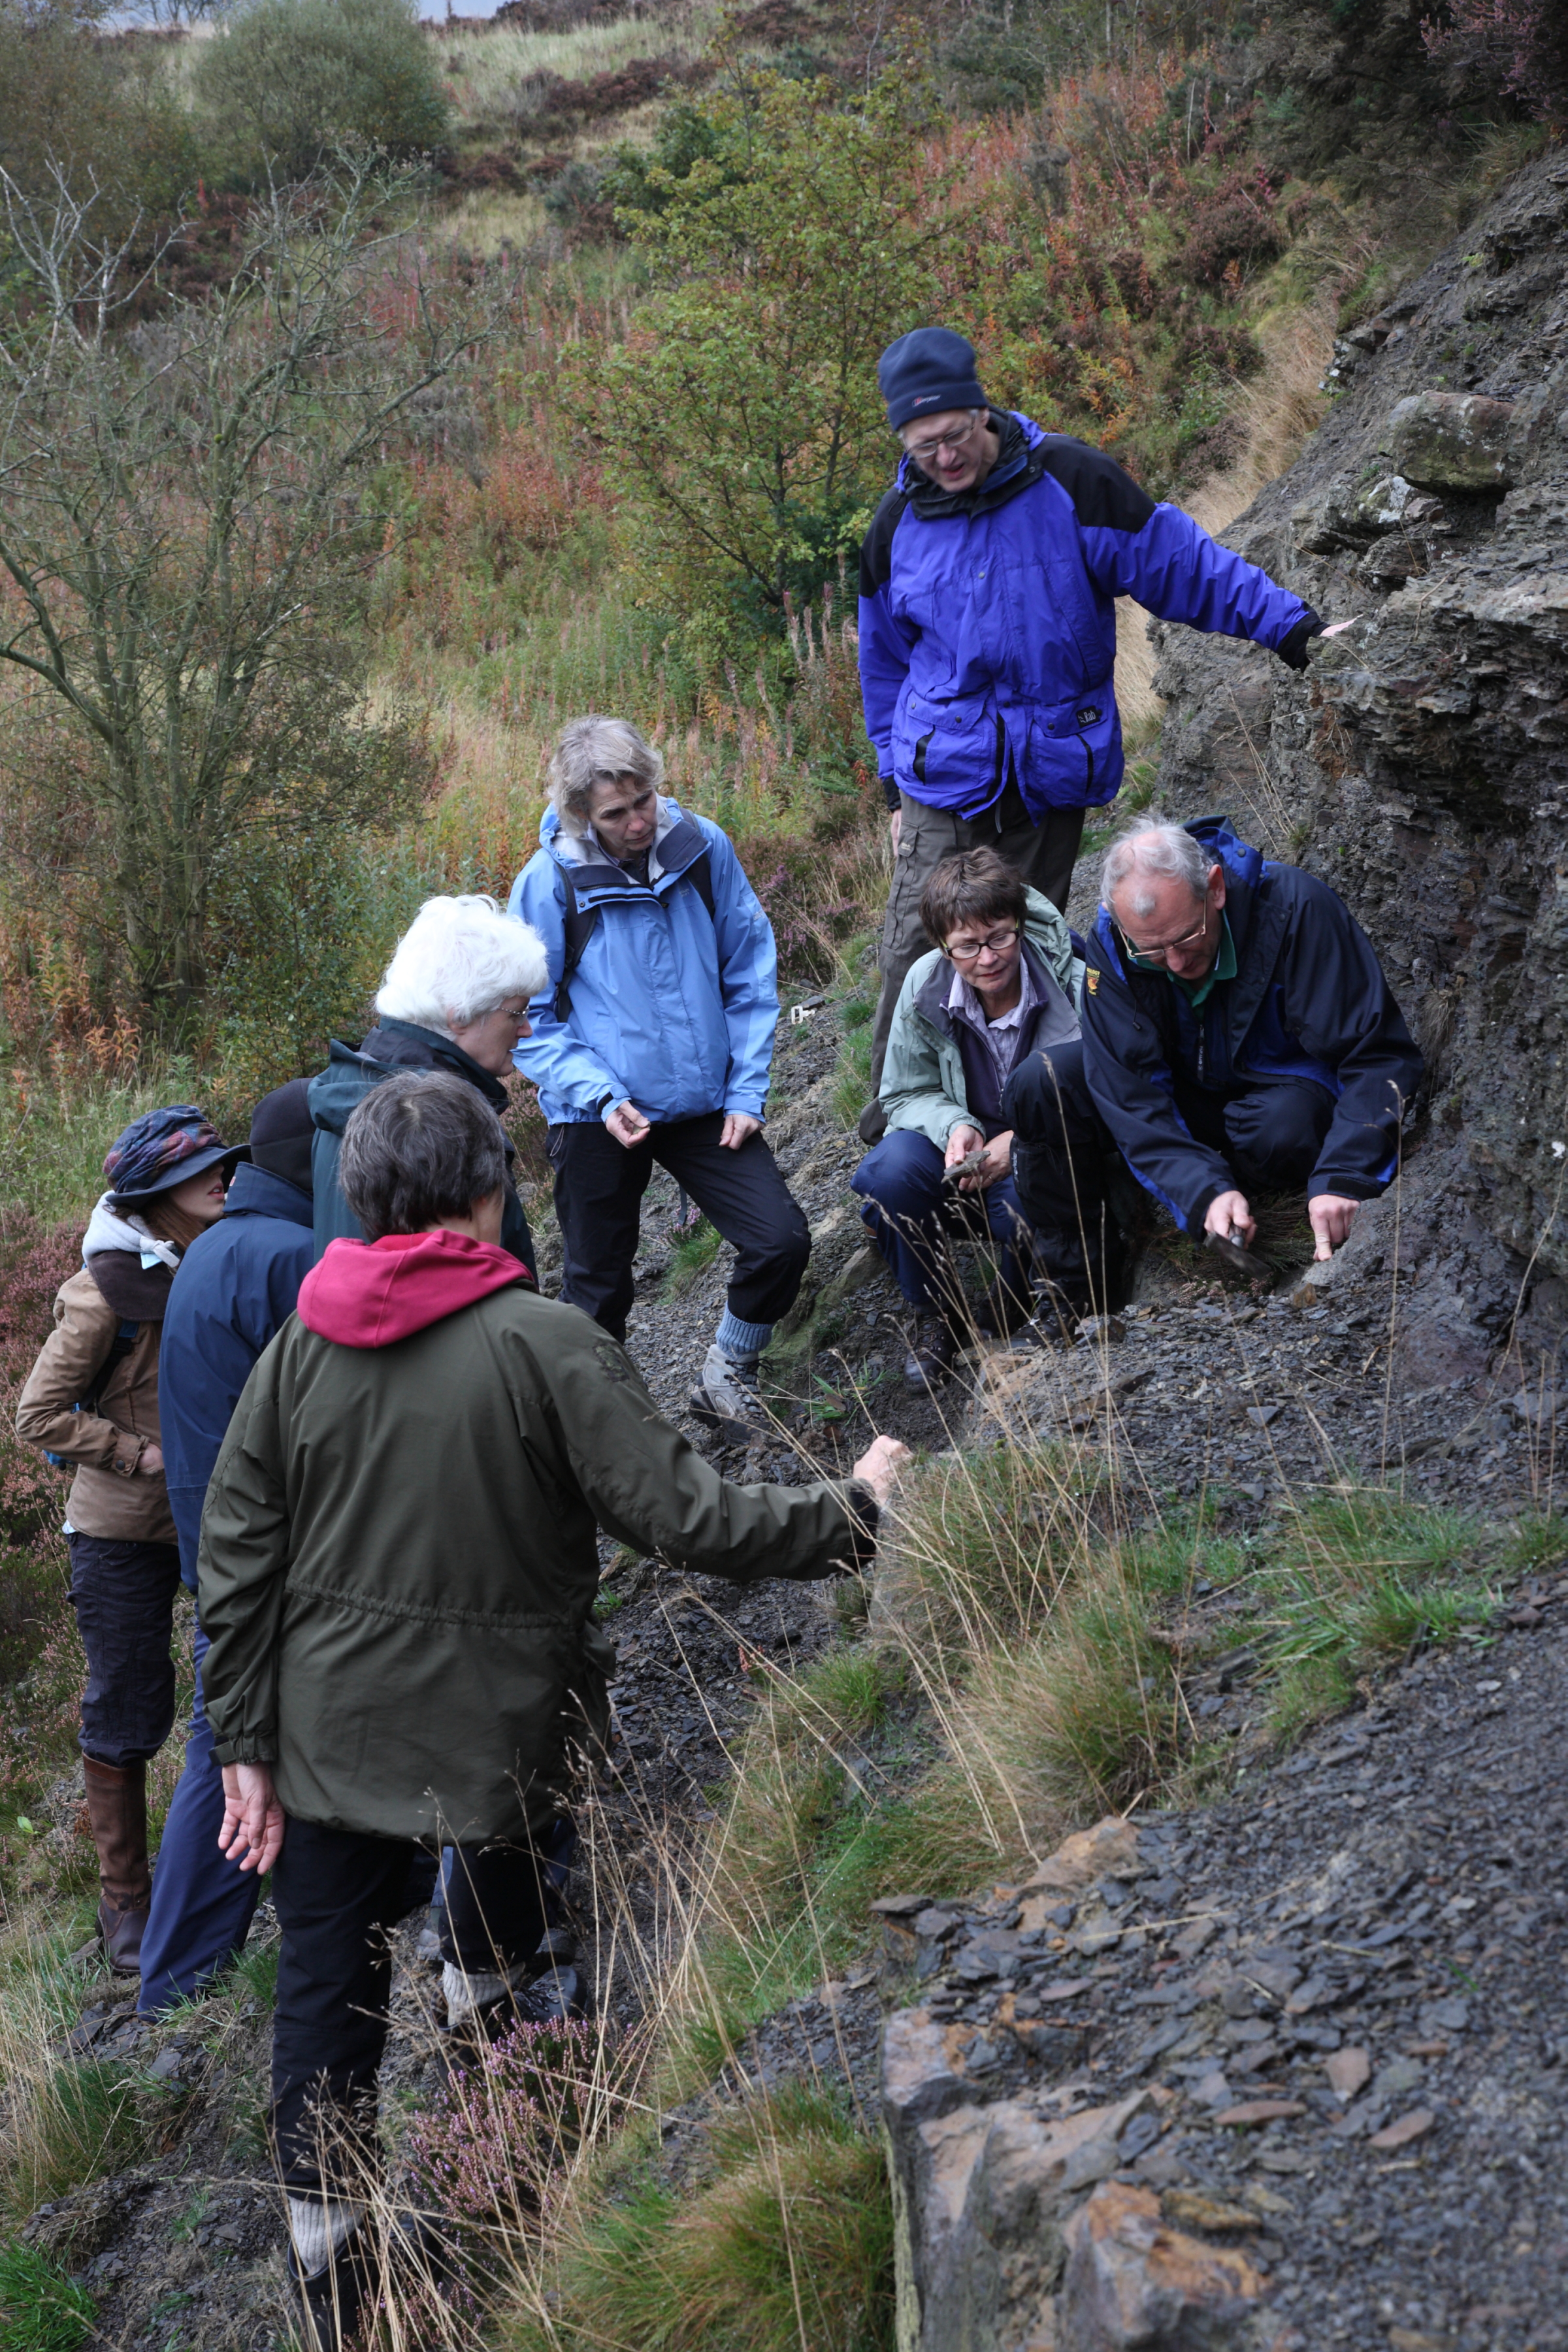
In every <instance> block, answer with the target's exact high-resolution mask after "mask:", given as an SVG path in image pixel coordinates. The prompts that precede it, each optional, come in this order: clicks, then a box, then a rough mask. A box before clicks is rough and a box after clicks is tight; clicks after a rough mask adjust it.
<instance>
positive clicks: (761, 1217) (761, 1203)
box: [550, 1111, 811, 1339]
mask: <svg viewBox="0 0 1568 2352" xmlns="http://www.w3.org/2000/svg"><path fill="white" fill-rule="evenodd" d="M723 1127H724V1120H723V1115H722V1114H721V1112H719V1111H711V1112H710V1113H708V1114H707V1116H705V1117H704V1118H680V1119H671V1120H669V1121H668V1123H667V1124H666V1125H664V1126H662V1127H656V1128H654V1129H651V1131H650V1132H649V1134H648V1135H647V1137H646V1138H645V1139H644V1140H643V1141H642V1142H641V1143H637V1144H634V1145H633V1147H632V1149H631V1150H629V1151H628V1150H626V1147H625V1145H624V1144H619V1143H617V1142H616V1139H615V1137H614V1136H613V1135H612V1134H611V1133H610V1132H609V1130H608V1129H607V1128H606V1127H605V1125H604V1122H603V1121H602V1120H601V1119H596V1118H595V1119H582V1120H575V1121H573V1122H572V1123H571V1124H569V1125H565V1126H562V1127H552V1129H551V1130H550V1159H551V1164H552V1167H553V1168H554V1170H555V1214H556V1218H557V1220H558V1222H559V1223H560V1226H561V1238H562V1242H563V1244H564V1252H565V1278H564V1280H563V1283H562V1286H561V1296H562V1297H563V1299H564V1300H565V1301H566V1303H567V1305H568V1306H571V1307H581V1308H582V1309H583V1312H584V1314H585V1315H591V1316H592V1317H593V1318H594V1320H595V1323H597V1324H600V1325H601V1326H602V1327H603V1328H604V1329H605V1330H606V1331H608V1332H609V1333H610V1335H611V1337H612V1338H613V1339H625V1338H626V1310H627V1309H628V1307H630V1306H631V1303H632V1292H633V1282H632V1260H633V1259H634V1258H635V1257H636V1255H637V1234H638V1228H639V1221H640V1218H641V1213H642V1196H643V1194H644V1193H645V1192H647V1188H648V1181H649V1179H650V1178H651V1177H652V1175H653V1171H654V1165H655V1162H656V1161H657V1163H658V1166H659V1167H660V1168H664V1169H668V1171H669V1173H670V1175H672V1176H673V1177H674V1179H675V1181H676V1182H677V1183H678V1184H679V1186H680V1187H681V1189H682V1190H683V1191H684V1192H689V1193H690V1195H691V1197H692V1199H693V1200H694V1201H695V1202H696V1203H697V1205H698V1207H699V1208H700V1210H701V1212H702V1213H703V1215H704V1216H705V1217H706V1218H708V1220H709V1222H710V1223H712V1224H715V1225H717V1226H718V1228H719V1231H720V1232H721V1234H723V1236H724V1239H725V1240H726V1241H727V1242H732V1243H733V1244H734V1246H735V1270H734V1273H733V1274H732V1275H731V1278H730V1293H729V1306H730V1312H731V1314H732V1315H733V1316H735V1317H736V1318H738V1319H739V1320H740V1321H741V1322H742V1323H776V1322H777V1321H778V1320H779V1318H780V1317H781V1316H783V1315H785V1314H787V1313H788V1311H789V1309H790V1308H791V1307H793V1306H794V1304H795V1293H796V1292H797V1291H798V1290H799V1288H800V1284H801V1276H803V1275H804V1274H805V1268H806V1261H807V1260H808V1259H809V1257H810V1255H811V1235H810V1234H809V1232H808V1231H807V1230H806V1223H805V1218H804V1217H803V1216H802V1214H801V1213H800V1210H799V1208H798V1207H797V1206H796V1204H795V1200H794V1199H793V1198H792V1196H791V1194H790V1192H789V1188H788V1187H787V1185H786V1184H785V1182H784V1178H783V1177H782V1176H781V1175H780V1174H779V1171H778V1167H777V1164H776V1162H775V1161H774V1159H773V1153H772V1152H771V1151H770V1150H768V1147H767V1145H766V1144H765V1143H764V1142H763V1139H762V1137H761V1136H760V1135H753V1136H752V1137H751V1139H749V1140H748V1141H747V1142H745V1143H743V1144H742V1146H741V1149H740V1150H739V1151H726V1150H724V1149H723V1147H722V1145H721V1143H720V1141H719V1138H720V1136H721V1133H722V1132H723Z"/></svg>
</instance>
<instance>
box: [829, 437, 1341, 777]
mask: <svg viewBox="0 0 1568 2352" xmlns="http://www.w3.org/2000/svg"><path fill="white" fill-rule="evenodd" d="M992 423H993V425H995V426H996V427H997V429H998V431H999V432H1000V434H1001V437H1002V448H1001V453H1000V456H999V457H998V459H997V462H996V464H995V465H994V467H992V470H991V472H990V474H989V475H988V476H987V477H986V478H985V480H984V483H982V485H981V486H980V488H979V489H978V490H976V491H973V492H966V493H960V494H957V495H955V494H953V493H952V492H951V491H946V490H942V488H939V486H938V485H936V484H935V483H933V482H931V481H928V480H927V478H926V477H925V476H924V475H922V474H921V471H920V469H919V468H918V467H916V466H915V465H914V464H913V462H912V460H910V458H908V457H906V458H904V459H903V461H902V462H901V464H900V467H899V473H898V479H897V482H896V484H895V486H894V488H892V489H890V490H889V492H888V495H887V496H886V498H884V499H883V500H882V503H881V505H880V506H879V508H878V509H877V512H876V515H875V517H874V519H873V520H872V524H871V528H870V530H869V531H868V533H867V536H866V540H865V542H864V544H863V545H862V547H861V550H860V690H861V696H862V699H863V701H864V704H865V710H866V732H867V733H868V736H869V737H870V739H871V741H872V743H873V744H874V746H875V747H876V752H877V765H878V770H879V773H880V775H881V777H882V781H883V787H884V790H885V792H886V793H887V798H888V804H889V807H890V808H896V807H897V806H898V805H899V799H898V795H899V793H900V791H901V792H904V793H908V794H909V796H910V799H911V800H916V801H923V802H925V803H926V804H927V805H928V806H929V807H931V808H940V809H952V810H954V811H956V812H957V813H958V814H960V815H963V816H973V815H977V814H979V813H980V812H981V811H982V810H984V809H987V808H989V807H990V806H991V804H992V803H993V802H994V800H995V799H996V798H997V796H998V794H999V793H1001V792H1002V791H1003V789H1004V787H1005V784H1006V782H1007V781H1008V777H1009V774H1011V775H1013V776H1016V780H1017V782H1018V785H1019V787H1020V789H1021V791H1022V793H1023V796H1024V800H1025V803H1026V806H1027V808H1028V811H1029V814H1030V815H1031V817H1033V818H1034V819H1035V820H1036V821H1037V822H1038V821H1039V820H1040V819H1042V818H1043V817H1044V815H1045V813H1046V811H1047V809H1052V808H1085V807H1088V808H1095V807H1098V806H1099V805H1100V803H1102V802H1104V801H1109V800H1111V799H1113V798H1114V796H1115V794H1116V792H1117V790H1118V788H1119V787H1120V785H1121V770H1122V755H1121V719H1120V718H1119V716H1118V713H1117V709H1116V695H1115V688H1114V685H1113V680H1112V670H1113V667H1114V664H1115V660H1116V607H1115V601H1114V600H1115V599H1116V598H1117V597H1118V596H1135V597H1136V598H1137V600H1138V602H1139V603H1140V604H1145V605H1147V606H1148V608H1149V610H1150V611H1151V612H1152V613H1157V614H1160V616H1161V617H1162V619H1164V620H1167V621H1186V622H1188V623H1190V624H1191V625H1192V626H1193V627H1194V628H1197V629H1206V630H1213V631H1216V632H1218V633H1219V634H1220V635H1224V636H1231V637H1252V638H1255V639H1256V640H1257V641H1258V644H1259V645H1264V646H1268V647H1269V648H1270V649H1271V650H1273V651H1275V652H1278V653H1279V654H1280V655H1281V656H1282V657H1283V658H1284V659H1285V660H1286V661H1288V662H1289V664H1290V665H1291V667H1295V668H1300V667H1304V666H1305V662H1306V645H1307V639H1308V638H1309V637H1310V636H1311V635H1316V634H1317V633H1319V632H1320V631H1321V627H1322V624H1321V621H1320V620H1319V619H1318V616H1317V614H1315V613H1314V612H1313V611H1312V609H1311V607H1310V605H1308V604H1303V603H1302V602H1301V599H1300V597H1299V596H1295V595H1292V594H1291V593H1290V592H1289V589H1285V588H1281V587H1279V586H1278V585H1277V584H1276V583H1275V582H1274V581H1272V580H1270V578H1269V577H1268V573H1267V572H1260V571H1259V570H1258V566H1257V565H1256V564H1254V563H1247V562H1245V561H1244V560H1243V558H1242V557H1241V556H1239V555H1237V554H1235V553H1233V552H1232V551H1231V550H1230V549H1229V548H1228V547H1222V546H1220V544H1219V542H1218V541H1216V540H1213V539H1211V538H1210V537H1209V534H1208V533H1207V531H1206V530H1200V528H1199V527H1198V525H1197V524H1196V523H1195V522H1194V521H1193V520H1192V518H1191V516H1190V515H1185V514H1184V513H1183V512H1182V510H1181V509H1180V508H1179V507H1173V506H1164V505H1161V506H1156V505H1155V503H1154V501H1153V499H1151V498H1150V497H1148V496H1147V494H1146V493H1145V492H1144V491H1142V490H1141V489H1140V488H1138V485H1137V483H1136V482H1134V481H1133V480H1132V478H1131V476H1130V475H1128V474H1127V473H1125V472H1124V471H1123V470H1122V468H1121V467H1120V466H1119V465H1118V464H1117V463H1116V461H1115V459H1114V458H1112V457H1106V456H1105V454H1104V452H1103V451H1101V450H1099V449H1091V448H1089V446H1088V445H1087V444H1086V443H1084V442H1082V441H1074V440H1071V439H1069V438H1068V436H1066V435H1065V434H1059V433H1048V434H1047V433H1043V432H1042V431H1041V430H1040V427H1039V426H1038V425H1036V424H1034V423H1033V422H1032V421H1031V420H1030V419H1029V418H1028V417H1026V416H1021V415H1003V414H1002V413H1001V412H1000V411H997V410H993V411H992Z"/></svg>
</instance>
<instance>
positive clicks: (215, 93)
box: [195, 0, 447, 181]
mask: <svg viewBox="0 0 1568 2352" xmlns="http://www.w3.org/2000/svg"><path fill="white" fill-rule="evenodd" d="M195 94H196V99H197V102H198V105H200V106H201V107H203V108H205V110H206V112H207V114H208V115H209V117H210V120H211V123H212V128H213V132H214V135H215V137H216V140H217V142H218V143H219V145H220V148H221V149H222V151H223V152H224V154H225V155H226V158H227V159H228V163H229V166H230V168H231V170H232V171H233V172H234V173H236V174H237V175H238V176H239V177H241V178H245V179H248V180H257V181H259V180H265V179H266V178H267V177H268V174H269V173H272V174H277V175H279V176H281V177H283V178H285V179H304V178H306V177H307V176H308V175H309V174H310V173H311V172H313V171H315V170H316V169H317V168H318V167H319V166H320V164H321V162H322V161H323V159H324V158H325V157H327V156H328V155H330V154H331V152H332V151H333V149H334V148H337V147H340V146H342V145H344V144H355V143H357V144H363V145H365V146H371V147H380V148H384V149H385V150H386V151H387V152H389V153H391V154H394V155H410V154H416V153H421V152H425V151H426V150H427V149H429V148H432V147H437V146H439V145H440V144H441V142H442V141H443V140H444V139H445V138H446V136H447V101H446V100H445V98H444V97H443V96H442V94H441V86H440V82H439V80H438V79H437V73H436V67H435V60H434V57H433V54H432V51H431V47H430V44H429V42H428V40H427V39H426V36H425V34H424V32H423V31H422V30H421V28H420V26H419V21H418V18H417V17H416V15H415V14H414V11H413V9H412V8H410V7H408V6H406V5H404V0H245V5H242V6H241V7H239V8H238V9H237V10H236V11H235V13H234V14H233V15H232V16H228V17H226V18H225V19H223V20H220V23H219V26H218V29H217V31H216V34H215V36H214V37H213V38H212V40H210V41H209V42H207V43H206V44H205V47H204V49H203V53H202V56H201V58H200V59H199V61H198V63H197V65H196V68H195Z"/></svg>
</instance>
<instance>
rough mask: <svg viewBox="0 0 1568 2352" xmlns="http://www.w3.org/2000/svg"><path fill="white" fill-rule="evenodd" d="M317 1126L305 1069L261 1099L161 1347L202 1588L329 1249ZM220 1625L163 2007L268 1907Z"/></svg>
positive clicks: (183, 1794) (183, 1555) (158, 1876)
mask: <svg viewBox="0 0 1568 2352" xmlns="http://www.w3.org/2000/svg"><path fill="white" fill-rule="evenodd" d="M314 1133H315V1129H314V1125H313V1122H312V1120H311V1118H310V1105H309V1103H308V1102H307V1100H306V1081H305V1080H304V1079H303V1078H294V1079H291V1080H290V1082H289V1085H287V1086H285V1087H278V1088H277V1089H276V1091H275V1092H274V1093H272V1094H269V1095H267V1096H266V1097H263V1099H262V1100H261V1101H260V1102H259V1103H258V1105H257V1107H256V1114H255V1117H254V1118H252V1120H251V1122H250V1164H249V1165H248V1167H247V1166H244V1165H242V1166H240V1167H239V1168H237V1170H236V1171H235V1175H234V1181H233V1182H232V1183H231V1184H230V1186H229V1188H228V1197H227V1199H226V1201H225V1202H224V1211H223V1214H222V1216H221V1217H220V1218H219V1219H218V1220H217V1223H216V1224H214V1225H211V1226H209V1227H208V1229H207V1231H206V1232H205V1234H202V1235H201V1236H200V1238H199V1239H198V1240H196V1241H194V1242H193V1243H192V1244H191V1246H190V1248H189V1249H188V1250H187V1251H186V1252H185V1255H184V1257H183V1258H182V1259H181V1261H180V1265H179V1269H178V1272H177V1273H176V1274H175V1276H174V1284H173V1286H172V1287H171V1289H170V1292H169V1303H168V1307H167V1308H166V1309H165V1312H164V1317H163V1344H162V1347H161V1349H160V1352H159V1358H158V1412H159V1417H160V1421H161V1423H162V1427H163V1464H164V1475H165V1477H166V1479H167V1482H168V1488H169V1507H170V1509H171V1510H172V1512H173V1514H174V1528H175V1532H176V1534H177V1536H178V1538H179V1544H180V1573H181V1575H182V1577H183V1578H184V1581H185V1582H186V1584H188V1585H189V1586H190V1588H191V1591H193V1592H194V1591H195V1589H196V1553H197V1550H198V1548H199V1545H200V1540H201V1531H202V1505H203V1503H204V1502H205V1499H206V1491H207V1479H208V1477H209V1476H210V1475H211V1473H212V1468H213V1465H214V1464H215V1463H216V1460H217V1457H218V1449H219V1448H220V1446H221V1445H222V1444H223V1441H224V1438H225V1436H226V1434H227V1431H228V1424H229V1417H230V1415H231V1414H232V1412H233V1411H234V1408H235V1405H236V1403H237V1402H238V1399H239V1392H240V1391H241V1390H242V1389H243V1388H244V1386H245V1383H246V1381H247V1380H248V1379H249V1377H250V1371H251V1367H252V1366H253V1365H254V1364H255V1362H256V1360H257V1358H258V1356H259V1355H260V1354H261V1352H262V1350H263V1349H265V1348H266V1347H267V1346H268V1344H269V1342H270V1341H271V1340H272V1339H273V1338H274V1337H275V1336H276V1334H277V1333H278V1332H279V1331H280V1330H281V1329H282V1328H283V1326H284V1324H285V1323H286V1322H287V1321H288V1320H289V1316H290V1315H292V1313H293V1312H294V1301H295V1298H296V1297H297V1295H298V1293H299V1288H300V1283H301V1282H302V1281H303V1280H304V1278H305V1276H306V1275H307V1274H309V1272H310V1265H311V1261H312V1259H313V1257H314V1255H315V1251H314V1246H313V1244H312V1241H311V1234H310V1148H311V1143H312V1140H313V1138H314ZM206 1647H207V1643H206V1636H205V1634H204V1633H203V1632H202V1630H201V1627H200V1626H199V1625H198V1626H197V1628H196V1643H195V1648H196V1695H195V1707H194V1709H193V1711H192V1715H191V1728H190V1735H189V1737H188V1738H187V1740H186V1742H185V1767H184V1771H183V1772H182V1774H181V1776H180V1781H179V1785H178V1787H177V1788H176V1789H175V1790H174V1802H173V1803H172V1804H171V1806H170V1808H169V1817H168V1820H167V1821H166V1822H165V1823H164V1825H163V1843H162V1844H161V1845H160V1847H159V1849H158V1865H157V1868H156V1870H155V1871H154V1872H153V1907H152V1913H151V1916H149V1918H148V1922H147V1929H146V1933H145V1934H144V1935H143V1937H142V1990H141V1993H140V1996H139V1998H138V2001H137V2006H138V2008H139V2009H140V2010H141V2011H142V2015H143V2016H144V2017H153V2016H156V2015H158V2014H159V2013H160V2012H161V2011H163V2010H166V2009H170V2008H172V2007H173V2006H174V2003H175V2002H176V2001H178V2000H184V1999H187V1998H188V1997H189V1996H190V1995H191V1994H192V1993H194V1992H196V1991H198V1990H200V1989H201V1987H202V1986H203V1985H204V1984H205V1983H206V1982H208V1981H209V1980H210V1979H212V1978H213V1977H215V1976H216V1975H218V1974H219V1973H220V1972H221V1971H222V1970H223V1969H226V1967H227V1966H228V1964H229V1962H230V1961H231V1960H232V1959H233V1958H234V1957H235V1955H236V1953H237V1952H238V1951H239V1949H240V1948H241V1947H242V1945H243V1944H244V1942H245V1938H246V1936H247V1933H248V1932H249V1927H250V1919H251V1914H252V1913H253V1912H254V1910H255V1908H256V1896H257V1884H256V1877H255V1874H254V1873H247V1872H245V1871H242V1870H241V1869H240V1868H239V1866H238V1864H237V1863H233V1862H229V1861H227V1860H226V1858H225V1857H224V1855H223V1854H221V1853H219V1852H218V1843H217V1837H218V1831H219V1828H220V1827H221V1825H222V1822H223V1804H224V1799H223V1775H222V1773H221V1771H220V1770H219V1769H218V1767H217V1765H216V1763H215V1762H214V1760H213V1752H212V1750H213V1735H212V1731H211V1728H210V1727H209V1725H208V1723H207V1719H206V1715H205V1709H204V1707H203V1704H202V1660H203V1659H204V1657H205V1654H206Z"/></svg>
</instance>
